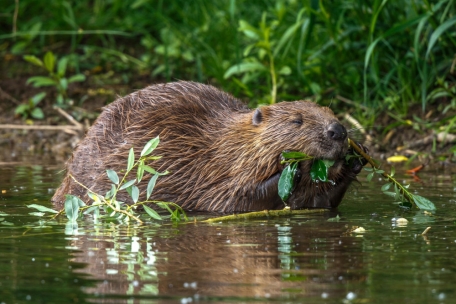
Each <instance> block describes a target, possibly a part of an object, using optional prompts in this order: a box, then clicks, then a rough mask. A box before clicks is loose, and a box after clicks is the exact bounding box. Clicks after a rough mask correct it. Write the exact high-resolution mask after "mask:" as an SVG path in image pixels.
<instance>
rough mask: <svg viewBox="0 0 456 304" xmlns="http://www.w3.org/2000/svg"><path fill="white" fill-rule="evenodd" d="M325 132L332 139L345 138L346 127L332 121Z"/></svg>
mask: <svg viewBox="0 0 456 304" xmlns="http://www.w3.org/2000/svg"><path fill="white" fill-rule="evenodd" d="M326 134H327V135H328V137H329V138H330V139H332V140H340V141H342V140H345V139H347V129H345V127H344V126H343V125H341V124H340V123H338V122H333V123H332V124H330V125H329V126H328V128H327V129H326Z"/></svg>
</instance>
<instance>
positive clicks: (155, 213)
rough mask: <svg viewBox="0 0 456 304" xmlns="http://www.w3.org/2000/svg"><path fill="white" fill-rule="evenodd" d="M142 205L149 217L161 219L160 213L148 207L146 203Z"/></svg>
mask: <svg viewBox="0 0 456 304" xmlns="http://www.w3.org/2000/svg"><path fill="white" fill-rule="evenodd" d="M143 207H144V211H146V212H147V214H149V215H150V217H151V218H154V219H156V220H161V219H162V217H161V216H160V214H158V213H157V211H155V210H154V209H152V208H150V207H148V206H146V205H143Z"/></svg>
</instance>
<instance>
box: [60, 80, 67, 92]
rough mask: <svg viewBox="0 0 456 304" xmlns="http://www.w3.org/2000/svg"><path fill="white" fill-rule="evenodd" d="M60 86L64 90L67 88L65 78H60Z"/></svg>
mask: <svg viewBox="0 0 456 304" xmlns="http://www.w3.org/2000/svg"><path fill="white" fill-rule="evenodd" d="M60 87H61V88H62V89H63V90H64V91H66V90H67V89H68V80H67V79H66V78H60Z"/></svg>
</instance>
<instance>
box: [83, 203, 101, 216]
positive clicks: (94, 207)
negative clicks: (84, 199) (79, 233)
mask: <svg viewBox="0 0 456 304" xmlns="http://www.w3.org/2000/svg"><path fill="white" fill-rule="evenodd" d="M96 209H100V206H99V205H96V206H91V207H89V208H87V209H86V210H85V211H84V214H90V213H92V212H94V211H95V210H96Z"/></svg>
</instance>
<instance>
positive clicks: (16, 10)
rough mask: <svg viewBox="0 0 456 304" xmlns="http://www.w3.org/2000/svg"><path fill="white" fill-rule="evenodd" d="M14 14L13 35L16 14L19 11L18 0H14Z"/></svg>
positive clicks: (14, 33)
mask: <svg viewBox="0 0 456 304" xmlns="http://www.w3.org/2000/svg"><path fill="white" fill-rule="evenodd" d="M14 2H15V3H14V15H13V35H16V32H17V15H18V12H19V0H15V1H14Z"/></svg>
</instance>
